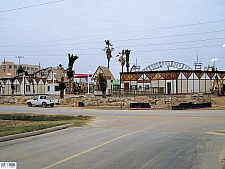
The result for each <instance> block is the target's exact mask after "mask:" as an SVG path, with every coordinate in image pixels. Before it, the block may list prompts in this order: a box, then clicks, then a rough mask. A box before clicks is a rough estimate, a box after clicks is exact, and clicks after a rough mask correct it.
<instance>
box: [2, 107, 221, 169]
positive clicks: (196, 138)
mask: <svg viewBox="0 0 225 169" xmlns="http://www.w3.org/2000/svg"><path fill="white" fill-rule="evenodd" d="M0 112H18V113H19V112H25V113H28V112H30V113H43V114H45V113H46V114H74V115H77V114H82V115H92V116H96V119H95V120H94V121H93V122H92V124H91V125H90V126H87V127H83V128H68V129H65V130H61V131H57V132H52V133H47V134H43V135H38V136H33V137H28V138H22V139H17V140H11V141H6V142H2V143H0V162H2V161H4V162H5V161H13V162H17V167H18V168H23V169H29V168H31V169H34V168H45V169H47V168H59V169H62V168H75V169H78V168H79V169H87V168H91V169H92V168H93V169H102V168H104V169H105V168H107V169H111V168H113V169H115V168H118V169H123V168H127V169H131V168H134V169H136V168H153V169H155V168H157V169H165V168H166V169H181V168H182V169H185V168H187V169H189V168H193V169H202V168H207V169H217V168H223V166H224V163H225V134H221V133H219V132H220V131H225V111H224V110H220V111H219V110H218V111H215V110H213V111H210V110H204V111H203V110H187V111H168V110H167V111H164V110H115V111H114V110H88V109H79V108H59V107H55V108H41V107H32V108H28V107H26V106H15V107H12V106H1V107H0Z"/></svg>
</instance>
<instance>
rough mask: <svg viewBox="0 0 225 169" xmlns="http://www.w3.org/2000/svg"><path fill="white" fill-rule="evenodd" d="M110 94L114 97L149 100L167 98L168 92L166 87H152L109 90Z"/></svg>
mask: <svg viewBox="0 0 225 169" xmlns="http://www.w3.org/2000/svg"><path fill="white" fill-rule="evenodd" d="M109 93H110V95H111V96H113V97H135V96H148V97H149V98H152V99H156V98H165V97H166V92H165V88H164V87H151V88H148V89H146V88H139V89H137V90H133V89H124V88H115V89H112V90H109Z"/></svg>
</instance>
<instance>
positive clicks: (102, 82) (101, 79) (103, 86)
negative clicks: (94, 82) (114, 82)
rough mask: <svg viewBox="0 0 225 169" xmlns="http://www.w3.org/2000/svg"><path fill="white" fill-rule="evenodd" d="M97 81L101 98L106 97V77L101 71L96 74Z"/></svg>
mask: <svg viewBox="0 0 225 169" xmlns="http://www.w3.org/2000/svg"><path fill="white" fill-rule="evenodd" d="M98 83H99V86H100V90H101V91H102V98H106V89H107V79H106V77H105V76H104V75H103V73H99V74H98Z"/></svg>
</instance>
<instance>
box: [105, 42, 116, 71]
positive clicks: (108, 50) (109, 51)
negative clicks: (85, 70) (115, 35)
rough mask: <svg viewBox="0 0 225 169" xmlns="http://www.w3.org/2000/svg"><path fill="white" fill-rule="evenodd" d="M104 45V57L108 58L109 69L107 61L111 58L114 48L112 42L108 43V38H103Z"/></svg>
mask: <svg viewBox="0 0 225 169" xmlns="http://www.w3.org/2000/svg"><path fill="white" fill-rule="evenodd" d="M105 44H106V47H105V48H104V49H103V51H105V53H106V57H107V59H108V69H109V62H110V59H111V58H112V52H113V51H114V48H113V47H112V46H113V44H111V43H110V40H105Z"/></svg>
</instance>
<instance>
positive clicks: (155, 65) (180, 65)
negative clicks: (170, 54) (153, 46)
mask: <svg viewBox="0 0 225 169" xmlns="http://www.w3.org/2000/svg"><path fill="white" fill-rule="evenodd" d="M163 65H166V66H167V67H168V70H169V68H170V67H174V68H177V69H179V70H193V69H192V68H191V67H190V66H188V65H186V64H184V63H180V62H175V61H159V62H156V63H153V64H151V65H148V66H147V67H145V68H144V69H143V70H142V71H153V70H156V69H158V68H161V67H162V66H163Z"/></svg>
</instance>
